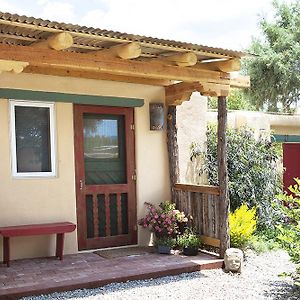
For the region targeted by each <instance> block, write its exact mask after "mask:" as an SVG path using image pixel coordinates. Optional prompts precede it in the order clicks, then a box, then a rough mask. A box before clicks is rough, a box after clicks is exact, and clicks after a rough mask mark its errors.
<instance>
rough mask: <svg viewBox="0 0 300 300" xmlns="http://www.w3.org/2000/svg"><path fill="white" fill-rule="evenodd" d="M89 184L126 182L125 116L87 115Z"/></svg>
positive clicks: (86, 172) (86, 174) (86, 166)
mask: <svg viewBox="0 0 300 300" xmlns="http://www.w3.org/2000/svg"><path fill="white" fill-rule="evenodd" d="M83 125H84V127H83V135H84V167H85V183H86V184H87V185H97V184H119V183H126V181H127V180H126V163H125V127H124V116H122V115H102V114H101V115H100V114H84V115H83Z"/></svg>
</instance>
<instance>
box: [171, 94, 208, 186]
mask: <svg viewBox="0 0 300 300" xmlns="http://www.w3.org/2000/svg"><path fill="white" fill-rule="evenodd" d="M206 115H207V97H203V96H201V95H200V93H198V92H195V93H193V94H192V96H191V98H190V100H189V101H185V102H183V103H182V104H181V105H180V106H177V118H176V120H177V129H178V131H177V141H178V148H179V172H180V182H181V183H193V184H200V183H202V184H203V183H207V178H206V176H205V175H204V174H203V175H201V176H198V173H199V172H198V169H199V167H200V165H201V164H202V163H203V162H202V161H201V159H200V160H199V159H198V160H194V161H191V160H190V147H191V144H192V143H197V145H198V146H199V147H200V148H201V151H203V152H205V151H206V122H207V121H206Z"/></svg>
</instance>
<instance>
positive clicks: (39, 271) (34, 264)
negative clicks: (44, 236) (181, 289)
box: [0, 253, 223, 299]
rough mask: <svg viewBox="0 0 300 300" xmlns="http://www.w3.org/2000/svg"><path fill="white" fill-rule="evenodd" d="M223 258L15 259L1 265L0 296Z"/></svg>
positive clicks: (213, 263) (161, 272)
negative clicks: (8, 265) (9, 264)
mask: <svg viewBox="0 0 300 300" xmlns="http://www.w3.org/2000/svg"><path fill="white" fill-rule="evenodd" d="M222 265H223V260H221V259H217V258H216V257H214V256H211V255H207V254H204V253H199V254H198V256H194V257H186V256H182V255H162V254H156V253H146V254H142V255H132V256H125V257H118V258H110V259H108V258H103V257H101V256H99V255H97V254H94V253H80V254H74V255H65V257H64V260H63V261H60V260H57V259H55V258H54V257H51V258H49V257H48V258H35V259H22V260H17V261H13V262H12V264H11V267H9V268H7V267H6V266H5V265H3V264H1V265H0V299H17V298H20V297H22V296H30V295H39V294H42V293H43V294H46V293H51V292H55V291H66V290H74V289H79V288H94V287H99V286H103V285H106V284H109V283H114V282H125V281H127V280H141V279H148V278H157V277H162V276H168V275H177V274H180V273H186V272H194V271H201V270H204V269H216V268H221V267H222Z"/></svg>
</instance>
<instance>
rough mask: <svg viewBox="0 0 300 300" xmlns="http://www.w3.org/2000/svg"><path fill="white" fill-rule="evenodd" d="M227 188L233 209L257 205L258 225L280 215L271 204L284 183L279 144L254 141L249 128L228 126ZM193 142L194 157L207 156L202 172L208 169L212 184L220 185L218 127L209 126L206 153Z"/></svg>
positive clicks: (264, 224) (269, 221) (271, 221)
mask: <svg viewBox="0 0 300 300" xmlns="http://www.w3.org/2000/svg"><path fill="white" fill-rule="evenodd" d="M226 136H227V166H228V179H229V181H228V187H229V198H230V207H231V211H235V210H236V209H237V208H238V207H240V206H241V205H242V204H243V203H246V204H247V205H248V207H250V208H251V207H256V209H257V215H258V226H259V227H260V228H268V227H270V225H271V224H272V223H273V220H274V218H276V217H277V215H276V211H275V210H274V208H273V207H272V201H273V199H274V198H275V195H276V194H277V193H279V192H280V189H281V182H280V176H279V172H278V170H277V167H276V162H277V160H278V159H279V153H278V147H277V146H276V144H274V143H271V142H270V141H269V140H268V139H265V138H260V139H259V140H255V138H254V134H253V131H252V130H250V129H249V128H246V127H244V128H240V129H227V131H226ZM199 149H200V147H197V144H196V143H194V144H192V147H191V159H193V158H194V157H195V158H196V157H198V156H199V155H201V156H203V155H204V156H205V165H204V166H203V167H202V168H201V169H200V170H199V174H202V173H203V172H206V173H207V174H208V181H209V184H211V185H218V160H217V130H216V126H209V127H208V129H207V154H206V155H205V154H204V153H202V152H201V151H200V150H199Z"/></svg>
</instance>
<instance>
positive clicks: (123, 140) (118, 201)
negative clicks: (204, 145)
mask: <svg viewBox="0 0 300 300" xmlns="http://www.w3.org/2000/svg"><path fill="white" fill-rule="evenodd" d="M74 129H75V167H76V194H77V195H76V196H77V201H76V204H77V230H78V247H79V250H83V249H95V248H105V247H113V246H122V245H130V244H136V243H137V226H136V197H135V164H134V161H135V156H134V153H135V152H134V132H133V108H123V107H122V108H121V107H106V106H91V105H74Z"/></svg>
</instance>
